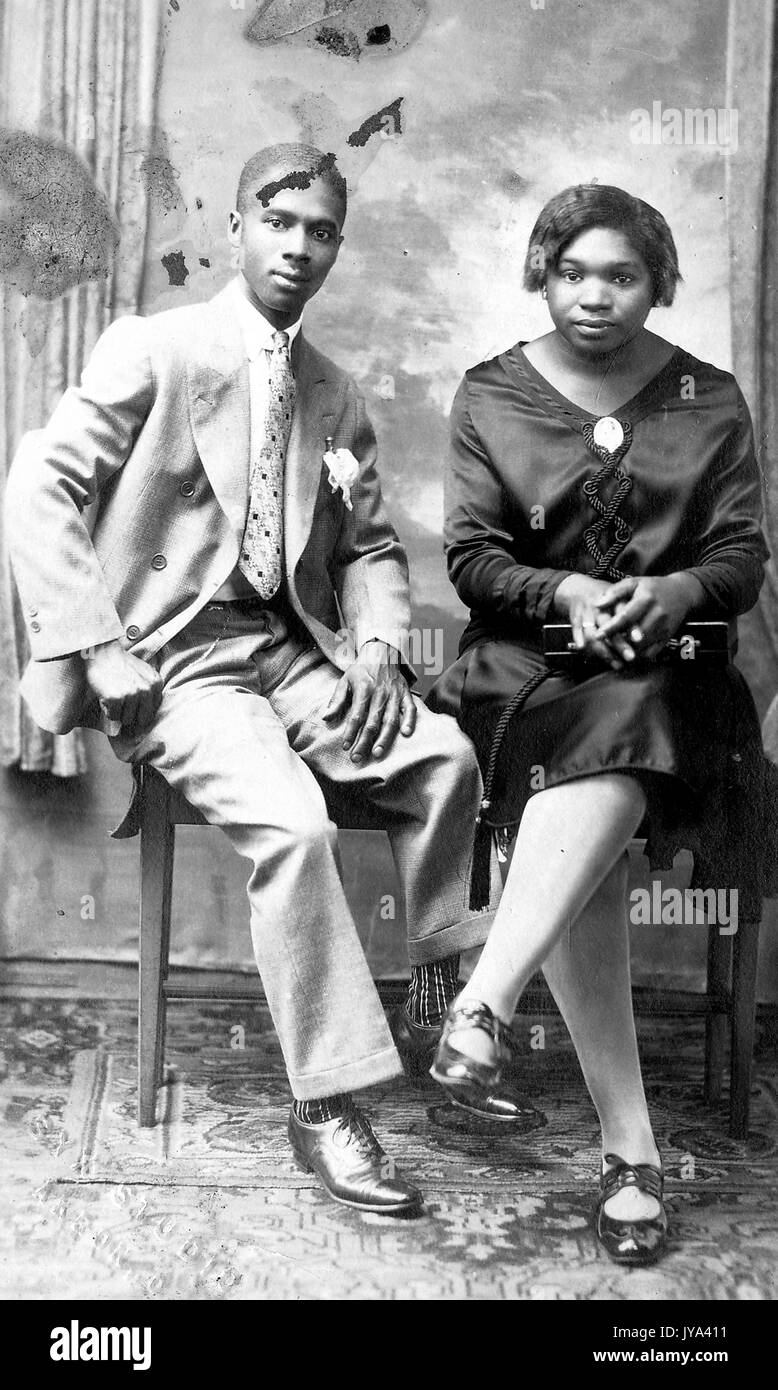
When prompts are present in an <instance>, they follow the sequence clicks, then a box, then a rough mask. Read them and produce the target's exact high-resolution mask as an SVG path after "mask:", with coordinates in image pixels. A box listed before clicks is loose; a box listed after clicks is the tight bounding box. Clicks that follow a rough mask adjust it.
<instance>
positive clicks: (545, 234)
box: [524, 183, 681, 307]
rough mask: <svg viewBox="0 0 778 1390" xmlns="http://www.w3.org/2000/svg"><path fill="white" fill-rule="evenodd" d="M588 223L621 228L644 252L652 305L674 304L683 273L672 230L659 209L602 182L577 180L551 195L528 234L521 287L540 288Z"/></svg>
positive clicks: (640, 250)
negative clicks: (679, 267)
mask: <svg viewBox="0 0 778 1390" xmlns="http://www.w3.org/2000/svg"><path fill="white" fill-rule="evenodd" d="M592 227H608V228H610V229H611V230H612V231H615V232H622V233H623V235H624V236H625V237H626V238H627V240H628V241H630V242H631V244H632V246H633V247H634V248H635V250H636V251H637V252H638V253H639V254H640V255H641V256H642V258H643V260H644V261H645V263H646V265H647V266H648V269H649V272H650V274H651V278H652V281H653V286H654V299H653V305H654V307H656V306H658V305H662V306H664V307H667V306H668V305H670V304H672V302H673V298H674V297H675V290H676V286H677V284H678V282H679V280H680V279H681V272H680V270H679V269H678V252H677V250H676V247H675V242H674V241H673V234H672V232H671V231H670V228H669V227H668V225H667V223H666V222H665V219H664V217H663V216H662V214H661V212H657V210H656V208H652V207H651V204H650V203H644V202H643V199H642V198H633V196H632V194H631V193H626V192H625V191H624V189H623V188H616V187H614V186H613V185H612V184H606V183H578V184H573V185H571V187H570V188H563V189H562V192H561V193H555V194H554V197H553V198H549V200H548V202H547V203H546V205H545V207H544V208H543V210H542V211H541V213H540V216H539V217H538V220H537V222H536V223H535V226H534V227H533V229H532V234H531V236H530V239H529V246H528V248H527V255H526V259H525V261H524V288H525V289H527V290H530V291H534V290H541V289H543V287H544V285H545V283H546V274H547V272H548V270H549V268H551V269H552V270H556V268H557V266H558V265H559V262H560V260H561V258H562V256H563V254H564V252H565V250H566V248H567V247H568V246H569V245H570V243H571V242H572V241H574V240H575V238H576V237H578V236H580V235H581V233H582V232H588V231H589V230H590V229H591V228H592Z"/></svg>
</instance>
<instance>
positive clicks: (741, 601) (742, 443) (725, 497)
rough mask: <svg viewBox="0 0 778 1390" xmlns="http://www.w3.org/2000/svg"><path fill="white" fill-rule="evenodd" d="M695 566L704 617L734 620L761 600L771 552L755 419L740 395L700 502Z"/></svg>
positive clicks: (689, 569)
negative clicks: (702, 592) (764, 520)
mask: <svg viewBox="0 0 778 1390" xmlns="http://www.w3.org/2000/svg"><path fill="white" fill-rule="evenodd" d="M698 502H699V506H700V511H699V513H698V516H699V518H700V520H701V524H700V525H699V527H698V531H697V543H696V547H695V548H696V550H697V563H696V564H695V565H692V566H689V568H688V570H687V573H688V574H693V575H694V577H695V578H696V579H697V580H699V582H700V584H701V585H702V587H703V589H704V590H705V605H704V608H705V613H706V615H710V616H712V617H716V618H731V617H735V616H736V615H737V614H738V613H746V612H747V611H748V609H749V608H752V607H753V606H754V604H755V603H756V600H757V598H758V596H759V590H760V588H761V587H762V582H763V580H764V562H765V560H766V559H767V558H768V556H769V553H770V552H769V550H768V549H767V546H766V544H765V539H764V536H763V534H762V530H761V526H760V520H761V515H762V496H761V487H760V480H759V467H758V464H757V461H756V455H755V451H754V434H753V429H752V426H751V417H750V415H749V413H748V406H747V405H746V403H745V400H744V399H743V395H742V393H741V392H740V390H739V389H738V391H737V421H736V424H735V425H734V427H733V429H732V432H731V434H730V435H729V436H728V438H727V440H726V442H725V444H724V445H723V447H722V449H721V450H720V451H719V453H718V455H717V457H716V459H715V461H714V464H713V466H712V468H711V469H710V470H709V472H708V473H707V474H706V476H705V479H704V481H703V483H702V484H701V489H700V496H699V498H698Z"/></svg>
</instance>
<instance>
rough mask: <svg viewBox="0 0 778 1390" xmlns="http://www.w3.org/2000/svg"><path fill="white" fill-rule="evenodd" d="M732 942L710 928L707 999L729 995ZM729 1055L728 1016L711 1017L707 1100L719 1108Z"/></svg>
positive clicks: (707, 1021)
mask: <svg viewBox="0 0 778 1390" xmlns="http://www.w3.org/2000/svg"><path fill="white" fill-rule="evenodd" d="M731 960H732V938H731V937H729V936H721V934H720V933H719V929H718V927H717V926H716V925H715V923H714V924H713V925H711V926H710V927H709V928H708V976H707V995H708V1001H709V1002H710V1000H711V998H714V997H719V998H723V997H725V996H726V995H727V993H728V991H729V977H730V965H731ZM726 1051H727V1014H726V1012H725V1011H724V1010H722V1011H721V1012H720V1013H709V1014H708V1016H707V1018H706V1019H705V1091H704V1095H705V1100H706V1101H707V1103H708V1105H715V1103H716V1101H718V1100H721V1092H722V1088H723V1081H724V1059H725V1056H726Z"/></svg>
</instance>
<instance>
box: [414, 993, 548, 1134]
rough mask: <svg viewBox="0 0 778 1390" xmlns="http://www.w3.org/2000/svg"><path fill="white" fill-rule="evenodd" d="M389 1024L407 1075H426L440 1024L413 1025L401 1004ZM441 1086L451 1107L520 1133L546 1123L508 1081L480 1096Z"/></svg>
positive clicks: (437, 1041) (433, 1052)
mask: <svg viewBox="0 0 778 1390" xmlns="http://www.w3.org/2000/svg"><path fill="white" fill-rule="evenodd" d="M390 1025H391V1029H392V1033H393V1035H394V1040H395V1043H396V1044H397V1050H398V1052H399V1053H400V1056H401V1057H402V1059H403V1061H404V1063H405V1065H406V1067H407V1069H408V1071H409V1073H410V1074H411V1075H414V1076H419V1075H422V1074H425V1075H426V1074H429V1072H430V1069H431V1066H432V1064H433V1062H434V1059H435V1052H436V1050H437V1047H438V1043H439V1042H440V1039H441V1037H442V1035H443V1024H442V1023H439V1024H437V1025H436V1026H433V1027H427V1026H425V1025H424V1024H421V1023H414V1021H413V1019H412V1018H411V1016H410V1014H409V1013H408V1009H407V1007H406V1005H405V1004H403V1005H401V1006H400V1007H399V1008H398V1009H397V1010H396V1011H395V1012H394V1014H393V1015H392V1017H391V1019H390ZM443 1085H444V1089H445V1091H446V1094H447V1096H448V1098H449V1100H450V1101H451V1102H452V1104H453V1105H456V1106H458V1107H459V1108H460V1109H461V1110H466V1111H467V1112H468V1113H469V1114H471V1115H476V1116H477V1117H478V1118H479V1119H481V1120H497V1121H499V1122H500V1123H502V1124H508V1125H511V1126H512V1127H513V1128H515V1129H516V1130H519V1131H520V1132H521V1133H522V1134H526V1133H527V1132H528V1131H529V1130H531V1129H540V1128H542V1126H543V1125H544V1124H545V1123H546V1117H545V1115H544V1114H543V1113H542V1111H540V1110H536V1109H535V1107H534V1106H533V1105H531V1104H530V1102H529V1101H528V1100H527V1098H526V1096H523V1095H522V1094H521V1092H520V1091H518V1090H517V1089H516V1087H515V1086H513V1085H511V1083H510V1082H509V1081H507V1080H504V1081H501V1082H500V1084H499V1086H495V1087H494V1088H492V1089H490V1090H487V1091H485V1092H483V1093H480V1092H479V1093H478V1094H477V1095H476V1094H469V1095H467V1096H465V1095H462V1094H461V1093H460V1092H459V1091H457V1090H455V1089H449V1087H448V1086H446V1085H445V1083H443Z"/></svg>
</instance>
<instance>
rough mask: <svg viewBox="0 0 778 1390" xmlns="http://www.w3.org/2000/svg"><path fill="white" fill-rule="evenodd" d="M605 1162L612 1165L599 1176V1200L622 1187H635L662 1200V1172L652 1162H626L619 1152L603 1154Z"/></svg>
mask: <svg viewBox="0 0 778 1390" xmlns="http://www.w3.org/2000/svg"><path fill="white" fill-rule="evenodd" d="M604 1159H605V1162H606V1163H609V1164H611V1165H612V1166H611V1167H609V1168H608V1170H607V1172H605V1173H603V1174H602V1175H601V1177H600V1202H607V1201H608V1199H609V1198H610V1197H613V1196H615V1194H616V1193H617V1192H621V1190H622V1188H624V1187H636V1188H637V1189H638V1191H639V1192H644V1193H645V1195H646V1196H647V1197H655V1198H656V1200H657V1201H658V1202H661V1200H662V1191H663V1185H664V1174H663V1172H662V1169H661V1168H657V1167H655V1165H654V1164H653V1163H627V1161H626V1159H624V1158H621V1157H620V1155H619V1154H605V1155H604Z"/></svg>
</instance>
